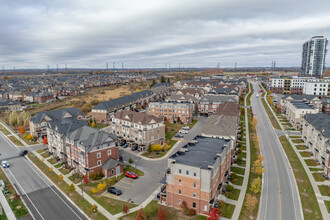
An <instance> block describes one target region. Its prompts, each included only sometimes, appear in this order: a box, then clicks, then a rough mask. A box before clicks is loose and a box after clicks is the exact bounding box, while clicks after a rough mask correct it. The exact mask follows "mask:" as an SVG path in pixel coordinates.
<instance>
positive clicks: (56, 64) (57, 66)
mask: <svg viewBox="0 0 330 220" xmlns="http://www.w3.org/2000/svg"><path fill="white" fill-rule="evenodd" d="M56 73H58V64H56Z"/></svg>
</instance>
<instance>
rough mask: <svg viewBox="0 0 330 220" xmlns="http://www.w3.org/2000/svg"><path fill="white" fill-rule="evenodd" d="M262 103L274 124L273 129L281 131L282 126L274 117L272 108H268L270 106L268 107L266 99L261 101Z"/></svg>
mask: <svg viewBox="0 0 330 220" xmlns="http://www.w3.org/2000/svg"><path fill="white" fill-rule="evenodd" d="M261 102H262V104H263V106H264V108H265V110H266V112H267V115H268V118H269V119H270V122H271V123H272V125H273V127H274V128H276V129H279V130H281V127H280V125H279V124H278V122H277V120H276V118H275V116H274V115H273V113H272V111H271V110H270V108H269V107H268V105H267V103H266V101H265V99H261Z"/></svg>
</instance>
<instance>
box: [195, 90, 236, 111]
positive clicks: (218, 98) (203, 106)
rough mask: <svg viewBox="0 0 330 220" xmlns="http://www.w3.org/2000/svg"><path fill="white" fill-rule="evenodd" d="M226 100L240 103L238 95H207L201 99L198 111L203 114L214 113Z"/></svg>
mask: <svg viewBox="0 0 330 220" xmlns="http://www.w3.org/2000/svg"><path fill="white" fill-rule="evenodd" d="M226 102H233V103H238V96H226V95H205V96H204V97H203V98H201V99H200V100H199V103H198V112H199V113H200V114H201V115H209V114H213V113H214V112H215V111H216V110H217V108H218V107H219V105H220V104H222V103H226Z"/></svg>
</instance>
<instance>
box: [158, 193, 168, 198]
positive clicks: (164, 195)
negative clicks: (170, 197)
mask: <svg viewBox="0 0 330 220" xmlns="http://www.w3.org/2000/svg"><path fill="white" fill-rule="evenodd" d="M162 197H163V198H166V194H165V193H162ZM157 199H160V192H159V193H157Z"/></svg>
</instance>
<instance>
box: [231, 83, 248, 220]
mask: <svg viewBox="0 0 330 220" xmlns="http://www.w3.org/2000/svg"><path fill="white" fill-rule="evenodd" d="M250 93H251V89H250V92H249V93H248V94H247V95H246V96H245V100H244V104H246V103H247V102H246V99H247V97H248V95H249V94H250ZM248 125H249V123H248V115H247V111H245V134H246V166H245V173H244V179H243V184H242V187H241V192H240V194H239V197H238V201H237V202H236V204H235V205H236V206H235V210H234V213H233V215H232V217H231V218H232V219H238V217H239V215H240V214H241V210H242V206H243V202H244V198H245V194H246V190H247V185H248V182H249V176H250V163H251V162H250V160H251V155H250V134H249V127H248Z"/></svg>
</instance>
